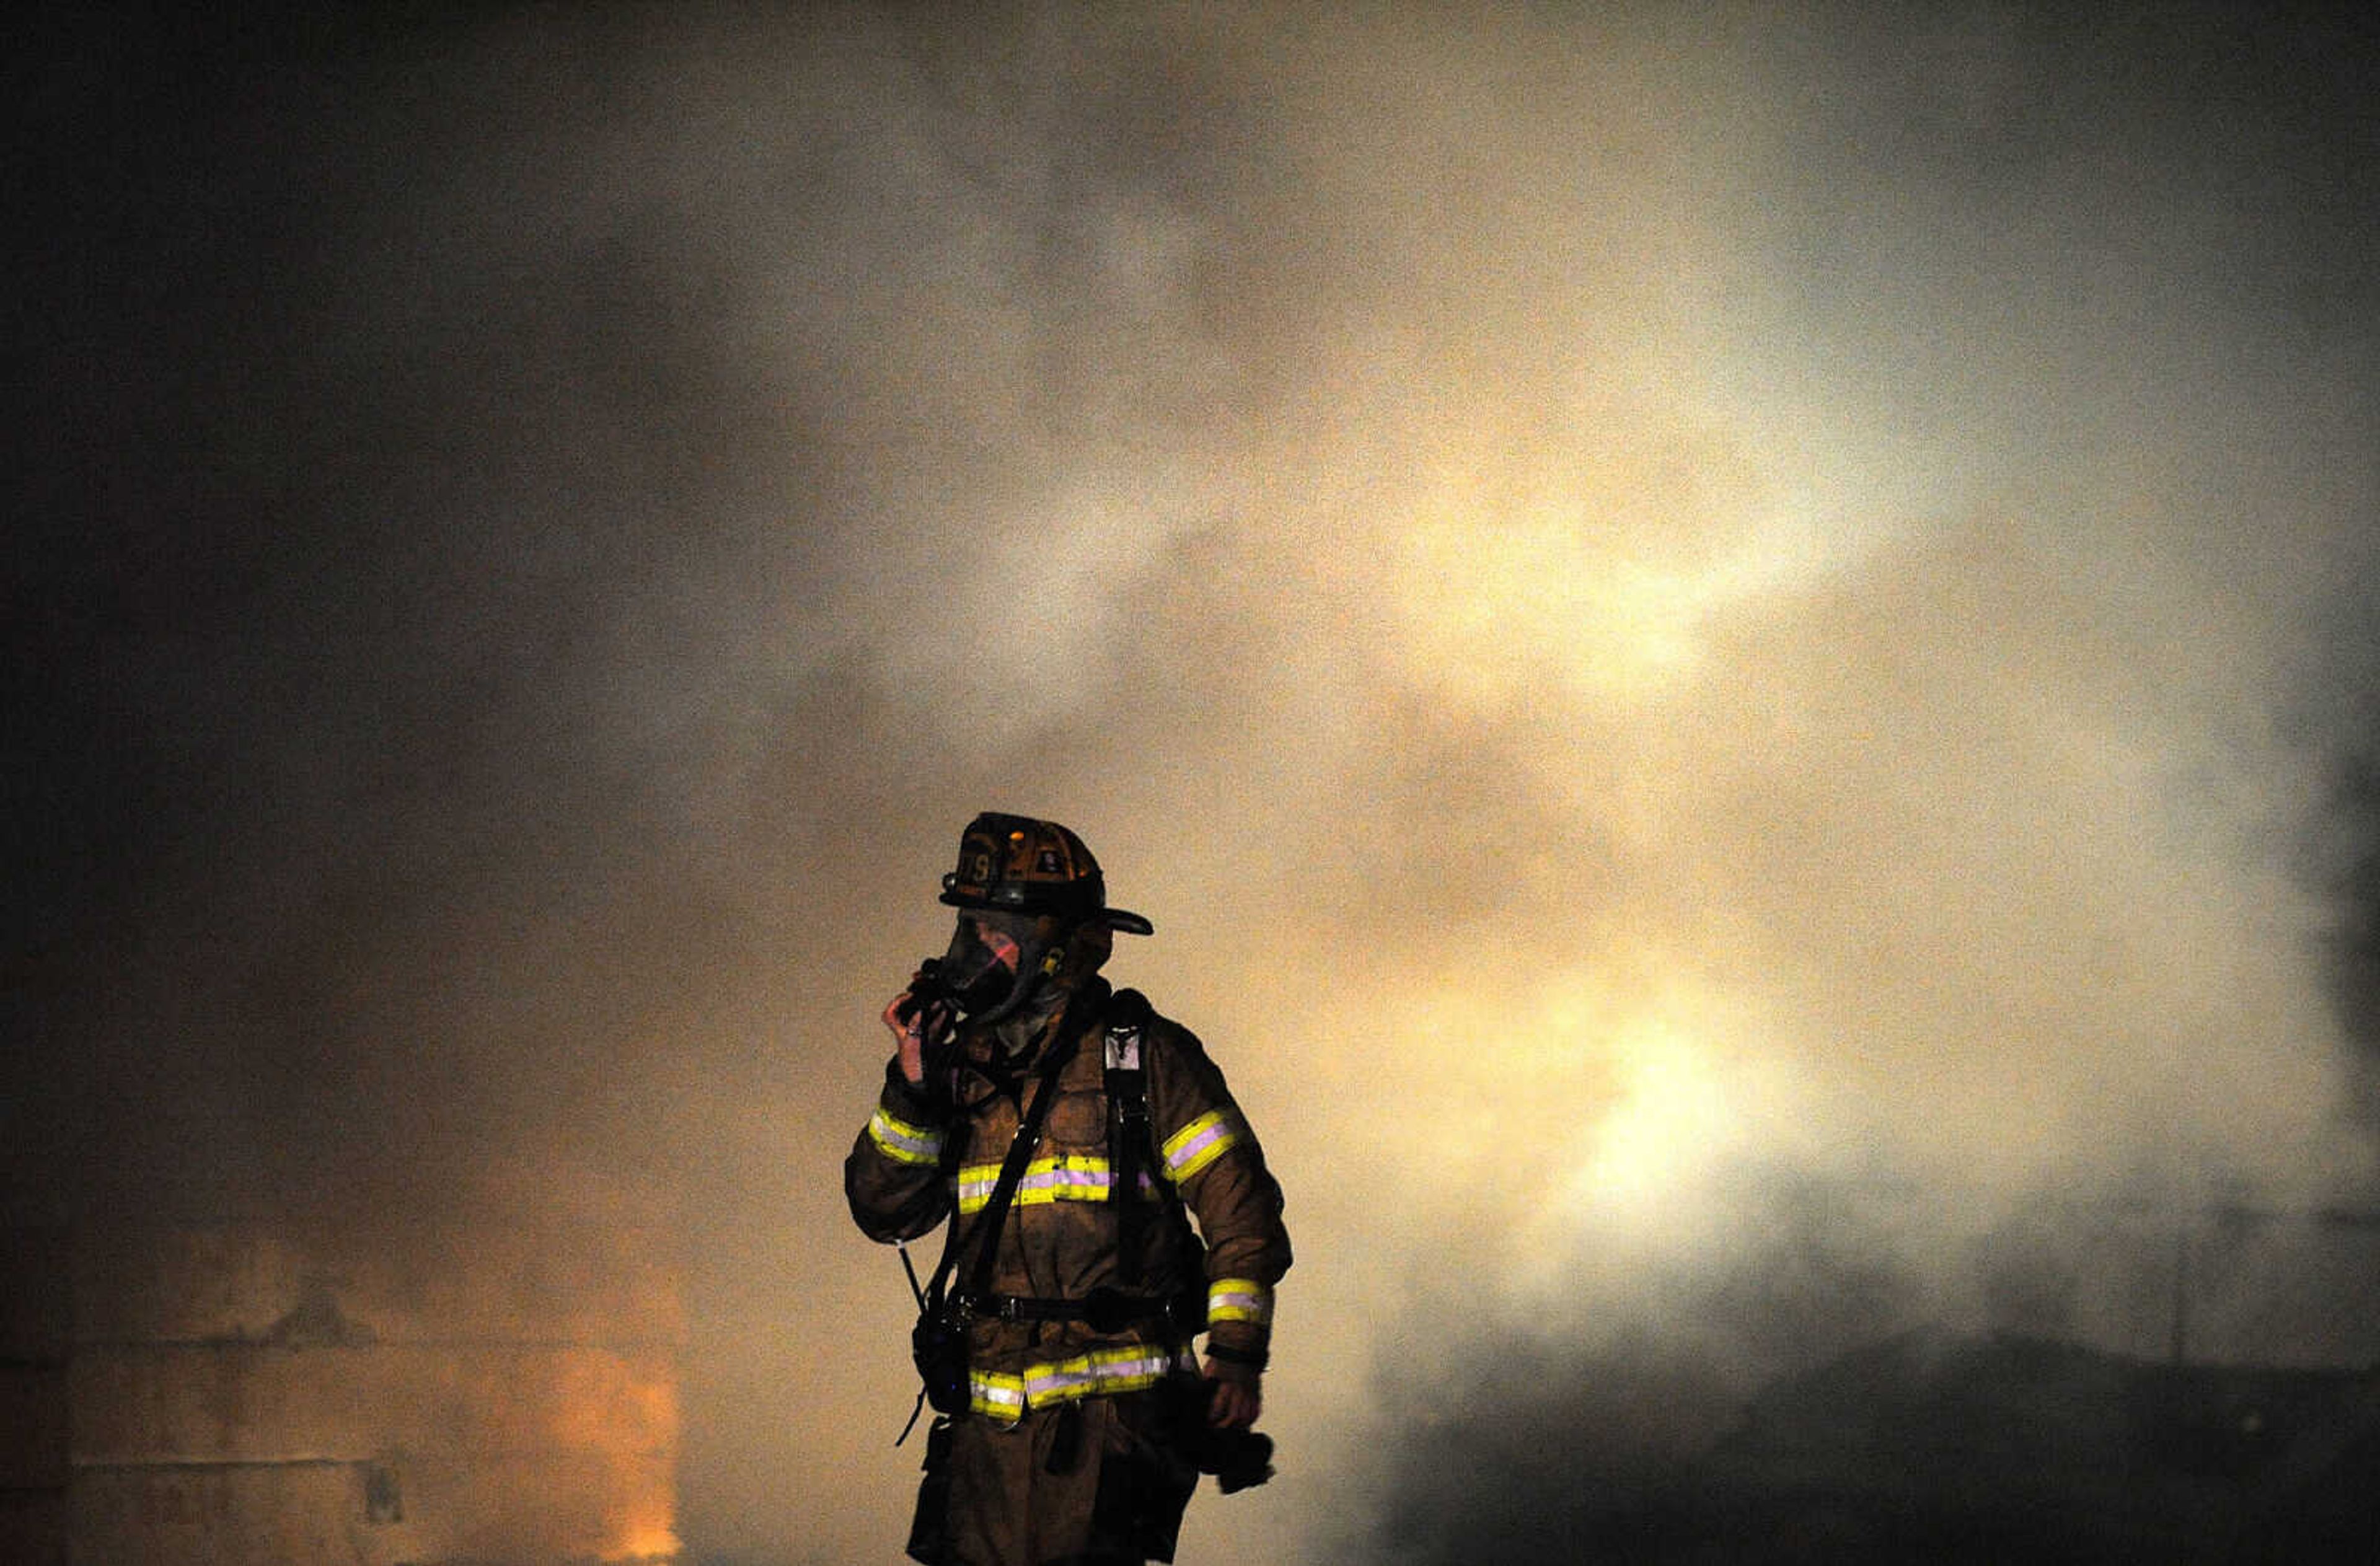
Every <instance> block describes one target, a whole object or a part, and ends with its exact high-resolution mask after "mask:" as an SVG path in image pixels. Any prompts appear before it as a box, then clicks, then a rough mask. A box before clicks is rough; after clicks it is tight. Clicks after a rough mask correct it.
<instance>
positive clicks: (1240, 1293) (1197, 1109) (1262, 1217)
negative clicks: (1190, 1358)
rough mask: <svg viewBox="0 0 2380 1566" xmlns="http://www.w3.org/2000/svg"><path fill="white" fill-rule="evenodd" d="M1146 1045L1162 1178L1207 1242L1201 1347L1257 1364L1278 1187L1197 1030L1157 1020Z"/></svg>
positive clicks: (1265, 1323) (1264, 1334) (1264, 1339)
mask: <svg viewBox="0 0 2380 1566" xmlns="http://www.w3.org/2000/svg"><path fill="white" fill-rule="evenodd" d="M1155 1031H1157V1033H1158V1035H1159V1038H1158V1040H1157V1047H1156V1048H1154V1049H1152V1050H1150V1052H1149V1054H1150V1058H1149V1064H1148V1086H1149V1106H1148V1107H1149V1119H1150V1127H1149V1129H1150V1131H1151V1133H1152V1135H1154V1137H1155V1139H1156V1142H1157V1158H1158V1162H1159V1165H1160V1170H1161V1172H1162V1173H1163V1175H1164V1177H1165V1178H1166V1179H1168V1180H1170V1181H1172V1183H1173V1184H1174V1186H1175V1188H1176V1189H1177V1190H1179V1191H1180V1192H1181V1194H1182V1200H1183V1202H1184V1205H1185V1206H1187V1207H1188V1208H1189V1209H1190V1212H1191V1214H1192V1216H1194V1217H1195V1218H1196V1220H1197V1222H1198V1237H1199V1238H1200V1239H1201V1240H1203V1241H1204V1242H1205V1243H1206V1246H1207V1347H1208V1353H1210V1354H1215V1355H1217V1357H1219V1358H1223V1359H1231V1360H1235V1361H1238V1362H1239V1363H1242V1364H1246V1365H1253V1366H1257V1367H1259V1368H1261V1367H1262V1366H1263V1365H1264V1364H1265V1361H1266V1356H1267V1354H1269V1350H1270V1345H1271V1341H1272V1307H1273V1289H1274V1286H1275V1285H1276V1284H1278V1283H1279V1282H1280V1281H1281V1274H1283V1273H1285V1272H1287V1271H1288V1270H1289V1264H1290V1249H1289V1231H1288V1230H1287V1228H1285V1227H1284V1226H1283V1224H1282V1222H1281V1205H1282V1204H1281V1186H1280V1184H1278V1183H1277V1182H1275V1181H1274V1179H1273V1177H1272V1171H1270V1170H1269V1169H1267V1168H1266V1167H1265V1158H1264V1148H1263V1147H1261V1146H1260V1145H1259V1144H1258V1143H1257V1137H1256V1133H1255V1131H1254V1130H1252V1129H1251V1128H1250V1127H1249V1125H1248V1123H1247V1117H1246V1116H1245V1115H1244V1114H1242V1113H1241V1112H1240V1107H1239V1105H1238V1103H1236V1102H1235V1101H1234V1100H1233V1098H1232V1093H1231V1089H1230V1088H1229V1087H1228V1086H1225V1084H1224V1082H1223V1074H1222V1073H1221V1072H1220V1070H1218V1069H1217V1068H1216V1066H1215V1063H1214V1062H1212V1061H1210V1060H1208V1058H1207V1052H1206V1050H1204V1048H1202V1047H1201V1046H1200V1044H1199V1042H1198V1039H1197V1038H1196V1035H1194V1034H1192V1033H1191V1032H1190V1031H1189V1030H1188V1029H1186V1028H1183V1027H1180V1026H1175V1025H1173V1024H1171V1023H1165V1022H1162V1021H1160V1023H1159V1024H1158V1025H1157V1028H1156V1030H1155Z"/></svg>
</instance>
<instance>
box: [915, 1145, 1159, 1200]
mask: <svg viewBox="0 0 2380 1566" xmlns="http://www.w3.org/2000/svg"><path fill="white" fill-rule="evenodd" d="M998 1184H1000V1166H999V1165H998V1164H996V1163H974V1164H969V1165H967V1166H966V1167H965V1169H962V1170H960V1171H959V1193H958V1195H959V1211H961V1212H963V1213H968V1212H980V1211H982V1210H983V1208H984V1205H985V1204H986V1203H988V1202H990V1200H991V1192H992V1187H994V1186H996V1185H998ZM1114 1184H1115V1175H1114V1173H1113V1171H1111V1170H1110V1169H1109V1167H1108V1160H1107V1159H1104V1158H1102V1157H1100V1156H1099V1155H1098V1154H1095V1153H1059V1154H1053V1155H1052V1156H1050V1157H1049V1158H1046V1159H1034V1160H1033V1161H1032V1162H1031V1163H1029V1164H1026V1166H1025V1173H1024V1174H1023V1175H1022V1176H1021V1177H1019V1178H1018V1180H1017V1182H1016V1198H1015V1200H1016V1205H1017V1206H1018V1207H1040V1206H1046V1205H1047V1204H1049V1203H1050V1202H1104V1201H1106V1200H1107V1199H1108V1191H1109V1189H1110V1188H1111V1186H1113V1185H1114ZM1140 1188H1141V1190H1142V1191H1143V1192H1144V1193H1147V1191H1148V1190H1149V1189H1150V1187H1149V1184H1148V1179H1147V1176H1146V1175H1144V1176H1142V1178H1141V1181H1140Z"/></svg>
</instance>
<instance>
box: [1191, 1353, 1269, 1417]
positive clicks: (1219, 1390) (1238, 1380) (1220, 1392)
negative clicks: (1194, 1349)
mask: <svg viewBox="0 0 2380 1566" xmlns="http://www.w3.org/2000/svg"><path fill="white" fill-rule="evenodd" d="M1204 1374H1205V1376H1206V1378H1207V1385H1208V1388H1209V1389H1210V1390H1209V1392H1208V1401H1207V1423H1208V1424H1209V1425H1212V1426H1215V1428H1217V1429H1219V1430H1245V1429H1246V1428H1247V1427H1248V1426H1251V1425H1253V1424H1255V1423H1256V1422H1257V1414H1261V1413H1263V1412H1264V1372H1263V1371H1261V1370H1258V1369H1257V1367H1256V1366H1253V1365H1234V1364H1233V1363H1232V1362H1231V1361H1229V1360H1222V1359H1216V1358H1213V1357H1211V1356H1209V1357H1208V1360H1207V1363H1206V1365H1205V1366H1204Z"/></svg>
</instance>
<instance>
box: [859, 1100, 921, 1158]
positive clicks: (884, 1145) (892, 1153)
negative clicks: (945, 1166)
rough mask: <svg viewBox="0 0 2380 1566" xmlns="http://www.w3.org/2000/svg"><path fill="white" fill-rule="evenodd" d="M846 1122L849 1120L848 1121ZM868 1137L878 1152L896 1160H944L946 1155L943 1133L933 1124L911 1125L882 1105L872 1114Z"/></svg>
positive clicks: (869, 1120) (869, 1117)
mask: <svg viewBox="0 0 2380 1566" xmlns="http://www.w3.org/2000/svg"><path fill="white" fill-rule="evenodd" d="M844 1124H845V1125H848V1124H850V1122H849V1121H845V1122H844ZM868 1140H869V1141H871V1142H873V1143H875V1144H876V1149H877V1151H879V1152H880V1153H882V1154H883V1155H884V1156H885V1157H886V1158H888V1159H892V1161H893V1162H894V1163H917V1164H928V1163H940V1162H941V1157H942V1134H941V1132H940V1131H938V1130H936V1129H934V1128H933V1127H932V1126H929V1125H911V1124H910V1123H908V1122H907V1121H905V1120H902V1119H900V1118H898V1117H897V1116H894V1115H892V1114H888V1113H887V1112H885V1111H884V1109H883V1108H882V1107H881V1106H879V1107H878V1109H877V1111H876V1112H875V1113H874V1114H872V1115H870V1116H868Z"/></svg>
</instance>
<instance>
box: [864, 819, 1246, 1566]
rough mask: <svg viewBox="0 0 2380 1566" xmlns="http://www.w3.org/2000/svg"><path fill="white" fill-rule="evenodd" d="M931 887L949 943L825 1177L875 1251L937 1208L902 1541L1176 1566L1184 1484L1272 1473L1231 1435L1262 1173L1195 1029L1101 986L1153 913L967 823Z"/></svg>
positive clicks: (995, 1560) (991, 1556)
mask: <svg viewBox="0 0 2380 1566" xmlns="http://www.w3.org/2000/svg"><path fill="white" fill-rule="evenodd" d="M941 901H942V902H943V903H945V904H949V905H951V906H953V907H954V908H955V909H957V910H958V914H957V928H956V929H955V930H954V931H953V936H952V941H951V945H950V950H949V952H948V953H946V954H945V955H944V956H943V957H942V958H941V959H940V960H939V961H937V962H935V963H929V964H927V965H923V966H922V967H921V968H920V969H919V970H918V974H917V977H914V978H913V979H912V980H911V983H910V986H909V988H908V989H905V990H904V991H903V992H902V994H900V995H899V996H897V997H895V998H894V1000H893V1002H892V1004H890V1005H889V1006H887V1007H886V1008H885V1011H884V1021H885V1025H886V1026H887V1027H888V1028H890V1029H891V1030H892V1036H893V1039H894V1048H893V1054H892V1061H891V1062H889V1063H888V1064H887V1066H886V1068H885V1074H884V1087H883V1092H882V1094H881V1096H880V1099H879V1100H878V1103H877V1108H876V1111H875V1113H874V1114H873V1116H871V1117H870V1119H869V1120H868V1124H867V1126H866V1127H865V1129H863V1130H862V1131H861V1132H860V1134H859V1136H858V1138H857V1140H856V1142H855V1143H854V1145H853V1147H852V1150H851V1155H850V1158H849V1159H847V1160H846V1162H845V1164H844V1191H845V1195H846V1196H848V1197H849V1199H850V1203H851V1211H852V1216H853V1218H854V1219H855V1220H856V1221H857V1222H858V1225H859V1227H860V1229H861V1230H862V1231H863V1232H866V1233H867V1234H868V1236H869V1237H870V1238H871V1239H875V1240H880V1241H887V1242H905V1241H909V1240H913V1239H917V1238H918V1237H919V1236H921V1235H924V1234H927V1233H929V1232H932V1231H933V1230H934V1229H935V1228H936V1227H937V1226H939V1225H941V1224H943V1223H944V1221H945V1220H948V1222H949V1228H948V1230H947V1231H946V1232H945V1237H944V1244H943V1250H942V1256H941V1264H940V1265H939V1266H938V1267H937V1268H936V1269H935V1271H934V1275H933V1281H932V1282H931V1284H930V1285H928V1286H926V1287H924V1288H922V1289H920V1291H919V1297H920V1307H921V1314H920V1317H919V1319H918V1324H917V1331H916V1334H915V1336H914V1339H913V1349H914V1350H915V1352H916V1354H917V1361H918V1368H919V1371H920V1374H921V1375H922V1376H923V1377H924V1378H925V1379H926V1382H927V1390H928V1393H929V1394H930V1395H932V1397H933V1402H934V1404H935V1407H936V1409H937V1410H938V1414H939V1416H938V1417H937V1419H936V1420H935V1422H934V1425H933V1427H932V1429H931V1431H930V1432H929V1437H928V1441H927V1450H926V1462H925V1469H926V1477H925V1482H924V1483H923V1485H922V1486H921V1487H920V1489H919V1494H918V1505H917V1518H916V1521H915V1523H914V1524H913V1526H912V1529H911V1536H910V1541H909V1554H910V1556H911V1557H912V1558H913V1559H915V1560H920V1561H925V1562H928V1563H929V1566H1136V1563H1139V1562H1144V1561H1147V1560H1161V1561H1170V1560H1172V1559H1173V1547H1174V1540H1175V1537H1176V1534H1177V1531H1178V1529H1179V1527H1180V1524H1181V1519H1182V1513H1183V1510H1184V1507H1185V1506H1186V1505H1187V1504H1188V1501H1189V1499H1190V1494H1191V1491H1192V1489H1193V1488H1194V1487H1196V1481H1197V1476H1198V1475H1199V1473H1201V1472H1205V1473H1209V1474H1214V1475H1218V1477H1219V1480H1220V1485H1221V1487H1222V1488H1223V1489H1224V1490H1225V1491H1226V1493H1228V1492H1229V1491H1231V1490H1232V1489H1234V1488H1237V1487H1240V1486H1242V1485H1246V1484H1256V1483H1262V1482H1263V1480H1264V1478H1265V1477H1266V1476H1268V1475H1269V1474H1270V1472H1271V1470H1270V1468H1269V1465H1268V1463H1267V1461H1266V1460H1267V1459H1268V1458H1269V1453H1270V1451H1271V1442H1270V1441H1269V1439H1267V1438H1265V1437H1263V1436H1261V1435H1258V1434H1257V1433H1255V1432H1254V1431H1253V1430H1252V1429H1251V1428H1250V1427H1251V1426H1253V1425H1254V1424H1255V1423H1256V1420H1257V1414H1258V1413H1259V1411H1260V1410H1261V1409H1262V1406H1263V1374H1264V1369H1265V1364H1266V1355H1267V1349H1268V1344H1269V1340H1270V1337H1271V1323H1272V1304H1273V1287H1274V1285H1275V1284H1276V1283H1277V1282H1278V1281H1280V1279H1281V1274H1282V1273H1283V1272H1285V1271H1287V1270H1288V1268H1289V1264H1290V1246H1289V1236H1288V1233H1287V1232H1286V1231H1285V1230H1284V1229H1283V1228H1282V1226H1281V1189H1280V1187H1279V1185H1278V1184H1275V1183H1274V1180H1273V1178H1272V1176H1271V1174H1270V1173H1269V1171H1267V1169H1266V1167H1265V1160H1264V1154H1263V1150H1262V1149H1261V1148H1260V1147H1258V1145H1257V1139H1256V1135H1255V1134H1254V1132H1252V1131H1251V1130H1250V1128H1249V1126H1248V1123H1247V1121H1246V1120H1245V1117H1244V1116H1243V1115H1242V1114H1241V1112H1240V1109H1239V1106H1238V1105H1237V1104H1236V1103H1235V1102H1234V1101H1233V1098H1232V1095H1231V1091H1230V1089H1229V1088H1228V1087H1227V1086H1225V1085H1224V1081H1223V1075H1222V1073H1221V1072H1220V1071H1219V1070H1217V1069H1216V1067H1215V1064H1214V1062H1212V1061H1210V1060H1209V1059H1208V1056H1207V1053H1206V1051H1205V1050H1204V1049H1203V1047H1202V1046H1201V1045H1200V1043H1199V1041H1198V1039H1197V1038H1196V1037H1195V1036H1194V1035H1193V1034H1192V1033H1191V1032H1190V1031H1189V1030H1188V1029H1186V1028H1184V1027H1183V1026H1180V1025H1179V1024H1177V1023H1174V1022H1172V1021H1170V1020H1168V1019H1167V1018H1165V1017H1163V1016H1160V1015H1159V1014H1156V1013H1155V1012H1154V1011H1152V1010H1151V1009H1150V1008H1149V1006H1148V1004H1147V1002H1146V1001H1145V1000H1143V999H1142V998H1141V997H1140V996H1138V995H1137V994H1136V993H1135V992H1134V991H1132V990H1123V991H1121V992H1118V991H1115V990H1112V989H1111V988H1110V986H1109V984H1108V982H1107V981H1106V980H1105V979H1104V978H1101V977H1099V968H1100V966H1101V965H1103V964H1104V963H1105V962H1106V961H1107V959H1108V956H1109V954H1110V953H1111V949H1112V947H1113V944H1114V934H1115V932H1116V931H1119V930H1121V931H1125V932H1127V933H1131V934H1135V935H1147V934H1148V933H1150V925H1149V922H1148V921H1147V919H1145V918H1143V917H1140V916H1139V915H1137V914H1133V913H1128V912H1125V911H1124V910H1123V909H1118V908H1111V907H1109V906H1108V905H1107V898H1106V885H1105V881H1104V880H1103V878H1102V877H1101V875H1100V871H1099V864H1098V862H1097V861H1096V860H1095V859H1094V858H1093V857H1092V856H1091V853H1090V850H1089V849H1088V848H1087V847H1086V846H1085V845H1084V844H1083V841H1082V839H1080V838H1079V837H1077V836H1075V834H1074V833H1073V832H1069V831H1068V830H1067V829H1065V828H1064V827H1062V826H1060V825H1058V824H1057V823H1056V822H1053V821H1045V820H1037V819H1030V818H1026V817H1021V816H1008V815H1000V814H992V813H987V814H984V815H980V816H977V818H976V819H974V820H973V821H972V822H970V823H969V824H968V826H967V828H966V830H965V832H964V833H963V834H962V835H961V838H960V843H959V862H958V868H957V869H955V870H954V871H953V872H952V873H951V874H949V875H947V876H945V877H943V878H942V896H941ZM1194 1219H1195V1220H1196V1228H1195V1232H1194V1229H1193V1223H1192V1220H1194ZM904 1259H905V1260H906V1254H905V1253H904ZM1201 1332H1203V1333H1204V1335H1205V1338H1206V1345H1205V1352H1204V1355H1203V1359H1202V1358H1201V1357H1200V1356H1198V1355H1196V1354H1194V1353H1193V1351H1192V1343H1193V1340H1194V1337H1195V1336H1196V1335H1197V1334H1199V1333H1201Z"/></svg>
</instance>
